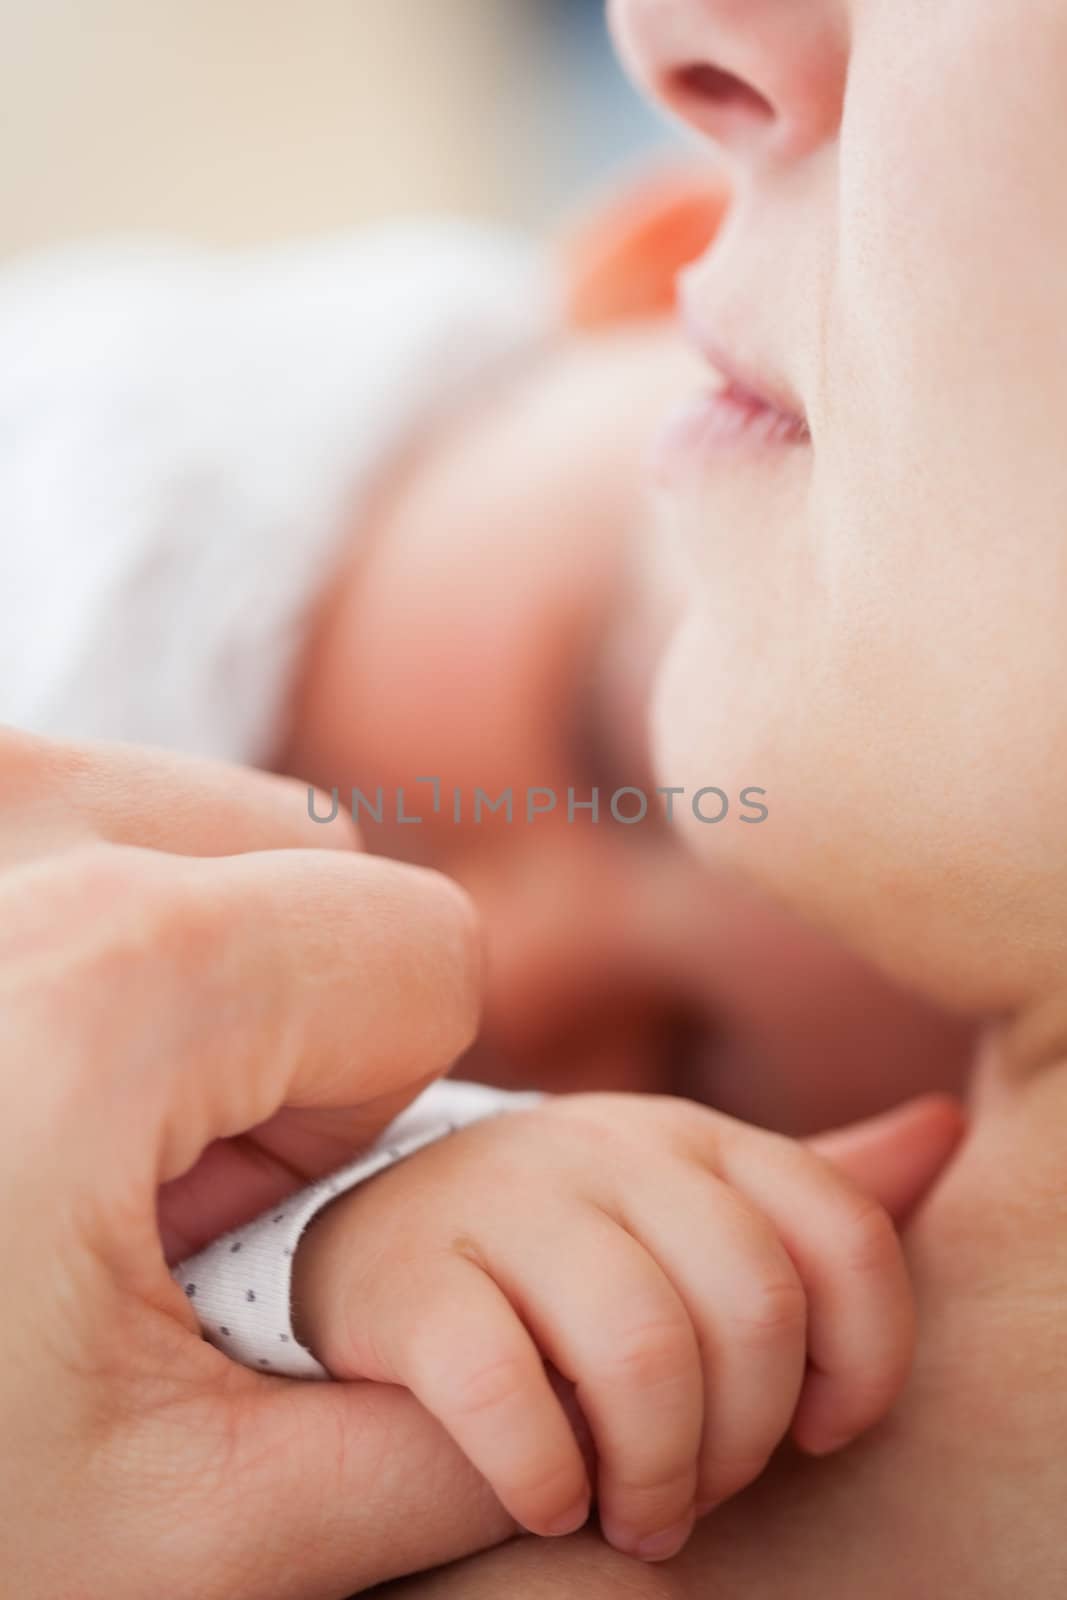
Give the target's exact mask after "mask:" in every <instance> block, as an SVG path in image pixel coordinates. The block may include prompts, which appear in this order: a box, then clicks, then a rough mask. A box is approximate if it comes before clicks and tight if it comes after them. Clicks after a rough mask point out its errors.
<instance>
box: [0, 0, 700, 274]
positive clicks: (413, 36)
mask: <svg viewBox="0 0 1067 1600" xmlns="http://www.w3.org/2000/svg"><path fill="white" fill-rule="evenodd" d="M0 26H2V49H0V129H2V135H3V136H2V138H0V193H2V194H3V196H4V206H3V210H2V213H0V254H3V255H4V256H11V255H12V254H14V253H16V252H18V251H22V250H26V249H29V248H32V247H35V246H40V245H47V244H53V243H57V242H60V241H63V240H68V239H76V238H84V237H86V236H89V235H92V234H97V233H101V232H115V231H122V232H125V231H129V230H140V229H150V230H154V231H164V232H168V233H176V234H181V235H184V236H189V237H193V238H197V239H202V240H208V241H214V242H219V243H242V244H243V243H252V242H259V241H265V240H271V239H278V238H286V237H291V236H293V235H299V234H310V233H317V232H323V231H329V230H334V229H339V228H345V227H348V226H350V225H352V224H353V223H356V222H361V221H366V220H368V219H370V218H374V217H378V216H382V215H387V214H389V213H391V212H396V211H410V210H426V209H434V210H442V209H443V210H447V211H462V212H475V213H478V214H480V215H485V216H490V217H494V218H498V219H500V220H503V221H508V222H520V223H524V224H533V225H535V226H536V225H541V224H544V223H546V222H551V221H554V220H557V219H558V218H559V217H560V216H561V215H563V214H564V213H565V211H566V210H567V209H569V208H570V207H572V206H573V205H574V204H575V202H576V201H580V199H581V198H582V196H583V194H585V193H587V192H589V191H590V190H595V188H596V186H597V184H598V183H601V182H603V181H604V179H605V177H607V176H608V175H610V174H611V173H612V172H614V171H617V170H618V169H619V168H620V167H625V166H626V164H627V163H628V162H632V161H633V160H634V159H637V158H639V156H640V154H641V153H642V152H644V151H652V150H654V149H655V148H657V147H663V146H665V145H668V144H669V143H670V142H671V141H672V139H673V138H674V136H673V135H672V134H671V133H670V132H669V131H668V130H667V129H666V127H665V126H664V125H663V124H662V123H660V122H658V121H657V120H656V118H655V117H654V116H653V115H652V113H651V112H648V111H646V110H645V109H644V108H643V107H642V106H641V105H640V103H639V101H638V100H637V97H636V96H635V95H634V94H633V92H632V91H631V90H630V89H629V88H628V86H627V85H626V83H625V82H624V80H623V78H622V76H621V74H620V72H619V69H618V67H617V66H616V64H615V62H614V60H613V58H612V55H611V51H610V48H609V45H608V41H607V34H606V29H605V25H604V17H603V0H0Z"/></svg>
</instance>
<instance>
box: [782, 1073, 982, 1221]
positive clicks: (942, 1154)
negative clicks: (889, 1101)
mask: <svg viewBox="0 0 1067 1600" xmlns="http://www.w3.org/2000/svg"><path fill="white" fill-rule="evenodd" d="M964 1128H965V1120H964V1115H963V1108H962V1106H961V1105H960V1104H959V1102H958V1101H956V1100H953V1099H952V1097H951V1096H950V1095H942V1094H932V1095H924V1096H923V1097H922V1099H919V1100H910V1101H908V1103H907V1104H906V1105H903V1106H898V1107H896V1109H895V1110H893V1111H888V1112H886V1113H885V1114H884V1115H883V1116H880V1117H872V1118H870V1120H869V1121H867V1122H857V1123H854V1124H853V1125H852V1126H851V1127H848V1128H841V1129H840V1130H838V1131H836V1132H834V1133H824V1134H820V1135H819V1137H818V1138H817V1139H811V1140H809V1141H808V1144H809V1148H810V1149H812V1150H814V1151H816V1152H817V1153H818V1154H819V1155H820V1156H822V1157H823V1158H824V1159H825V1160H827V1161H829V1162H830V1163H831V1165H832V1166H834V1167H836V1168H837V1170H838V1171H839V1172H842V1173H843V1174H844V1175H845V1177H846V1178H849V1179H851V1181H852V1182H853V1183H854V1184H855V1185H856V1186H857V1188H860V1189H862V1190H863V1191H864V1192H865V1193H866V1194H869V1195H871V1196H873V1198H874V1199H875V1200H877V1201H878V1202H879V1203H880V1204H881V1205H883V1206H884V1207H885V1209H886V1210H887V1211H888V1212H889V1215H890V1216H891V1217H892V1218H893V1220H894V1221H895V1222H904V1221H906V1220H907V1218H908V1216H909V1215H910V1213H911V1212H912V1211H914V1209H915V1207H916V1206H917V1205H918V1203H919V1201H920V1200H922V1199H923V1197H924V1196H925V1195H926V1193H927V1191H928V1190H929V1189H930V1188H931V1187H932V1185H933V1184H934V1183H935V1181H936V1180H937V1178H938V1177H939V1176H940V1174H941V1173H942V1171H943V1170H944V1168H945V1167H946V1165H947V1164H948V1161H949V1159H950V1157H951V1156H952V1155H953V1153H954V1152H955V1150H956V1147H957V1146H958V1144H959V1142H960V1139H961V1138H962V1137H963V1132H964Z"/></svg>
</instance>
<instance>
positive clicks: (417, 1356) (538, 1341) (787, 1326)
mask: <svg viewBox="0 0 1067 1600" xmlns="http://www.w3.org/2000/svg"><path fill="white" fill-rule="evenodd" d="M959 1126H960V1119H959V1112H958V1111H957V1110H956V1109H955V1107H954V1106H953V1105H952V1104H951V1103H950V1102H945V1101H943V1100H940V1099H936V1100H928V1101H923V1102H919V1103H917V1104H915V1105H913V1106H910V1107H907V1108H905V1109H904V1110H903V1111H901V1112H897V1113H894V1114H892V1115H891V1116H890V1117H889V1118H883V1119H879V1120H878V1121H877V1122H875V1123H873V1124H868V1125H866V1126H865V1127H863V1128H860V1129H856V1130H852V1131H851V1132H850V1133H847V1134H839V1135H834V1136H830V1137H829V1138H827V1139H826V1140H824V1141H817V1142H816V1145H815V1146H814V1147H812V1146H804V1145H801V1144H798V1143H795V1142H793V1141H792V1140H789V1139H786V1138H783V1137H781V1136H778V1135H774V1134H770V1133H766V1132H762V1131H759V1130H757V1129H753V1128H750V1127H746V1126H745V1125H744V1124H742V1123H739V1122H735V1121H734V1120H732V1119H731V1118H729V1117H725V1116H721V1115H719V1114H717V1113H715V1112H712V1111H708V1110H706V1109H705V1108H703V1107H699V1106H695V1105H691V1104H689V1103H688V1102H685V1101H680V1100H673V1099H660V1098H645V1097H642V1098H636V1097H632V1098H631V1097H624V1096H616V1095H596V1096H594V1095H581V1096H571V1097H565V1098H562V1099H558V1100H550V1101H546V1102H545V1104H544V1105H543V1106H542V1107H539V1108H537V1109H535V1110H533V1111H527V1112H521V1113H515V1114H512V1115H508V1116H504V1117H501V1118H498V1119H495V1120H493V1121H491V1122H487V1123H481V1124H478V1125H477V1126H475V1127H472V1128H468V1129H466V1130H465V1131H464V1132H462V1133H459V1134H456V1135H454V1136H452V1137H451V1138H449V1139H447V1140H445V1141H444V1142H442V1143H440V1144H437V1145H434V1146H432V1147H431V1148H429V1149H427V1150H424V1151H422V1152H420V1153H419V1154H418V1155H416V1156H414V1157H412V1158H411V1159H410V1160H409V1161H407V1162H404V1163H402V1164H400V1165H399V1166H396V1167H393V1168H391V1169H390V1170H389V1171H387V1172H386V1173H384V1174H382V1176H380V1177H378V1178H375V1179H374V1180H373V1181H371V1182H370V1183H368V1184H366V1185H365V1186H364V1187H362V1188H360V1189H357V1190H355V1191H354V1192H352V1193H351V1194H349V1195H348V1196H346V1197H344V1198H343V1199H341V1200H339V1201H338V1202H337V1203H336V1204H335V1205H334V1206H332V1207H331V1208H330V1210H329V1211H327V1212H326V1213H325V1214H324V1215H323V1217H322V1219H321V1220H320V1221H319V1222H318V1223H317V1224H316V1225H315V1226H314V1227H313V1228H312V1229H311V1231H310V1233H309V1234H308V1236H307V1238H306V1240H305V1242H304V1243H303V1244H302V1245H301V1247H300V1251H299V1253H298V1257H297V1262H296V1268H297V1272H296V1278H295V1299H296V1303H297V1307H298V1313H299V1317H300V1327H301V1333H302V1336H303V1337H305V1338H306V1340H307V1342H308V1343H309V1345H310V1346H311V1348H312V1349H313V1350H314V1351H315V1353H316V1355H317V1356H318V1357H319V1358H320V1360H322V1362H323V1363H324V1364H325V1365H326V1366H327V1367H328V1369H329V1370H330V1371H331V1372H332V1373H333V1374H334V1375H335V1376H336V1377H338V1378H371V1379H375V1380H377V1381H379V1382H384V1383H396V1384H402V1385H403V1386H405V1387H406V1388H408V1389H410V1390H411V1391H412V1393H414V1394H415V1395H416V1396H417V1397H418V1398H419V1399H420V1400H421V1401H422V1403H423V1404H424V1405H425V1406H426V1407H427V1408H428V1410H429V1411H431V1412H432V1413H433V1414H434V1415H435V1416H436V1417H438V1418H439V1419H440V1421H441V1422H442V1423H443V1425H444V1426H445V1428H447V1430H448V1432H449V1433H450V1434H451V1435H452V1437H453V1438H454V1439H455V1441H456V1442H457V1443H458V1445H459V1446H460V1448H461V1449H462V1450H463V1451H464V1453H465V1454H466V1455H467V1456H468V1457H469V1459H470V1460H471V1461H472V1462H473V1463H474V1465H475V1466H476V1467H477V1468H478V1469H479V1470H480V1471H481V1472H482V1473H483V1474H484V1475H485V1477H486V1478H487V1479H488V1480H489V1482H490V1483H491V1485H492V1486H493V1488H494V1490H495V1491H496V1493H497V1495H498V1496H499V1498H500V1500H501V1501H502V1502H503V1504H504V1505H505V1507H506V1508H507V1509H508V1511H509V1512H510V1513H511V1515H512V1516H513V1517H514V1518H515V1519H516V1521H517V1522H519V1523H520V1524H522V1526H524V1527H526V1528H528V1529H530V1530H531V1531H532V1532H535V1533H540V1534H563V1533H568V1532H572V1531H573V1530H574V1529H576V1528H577V1527H579V1526H580V1525H581V1524H582V1523H583V1522H584V1521H585V1519H586V1517H587V1516H588V1513H589V1508H590V1498H591V1490H590V1482H589V1476H588V1474H587V1471H586V1466H585V1463H584V1460H583V1456H582V1452H581V1450H580V1449H579V1445H578V1442H577V1440H576V1437H575V1433H574V1430H573V1429H572V1427H571V1424H570V1423H569V1422H568V1420H567V1416H566V1414H565V1412H564V1409H563V1406H562V1405H561V1403H560V1400H559V1399H558V1398H557V1394H556V1392H555V1390H554V1389H553V1386H552V1383H551V1382H550V1379H549V1376H548V1374H547V1373H546V1369H545V1363H546V1362H547V1363H551V1365H552V1366H553V1367H555V1368H556V1369H557V1370H558V1372H559V1373H560V1374H562V1375H563V1376H564V1377H565V1378H566V1379H568V1380H570V1382H572V1383H573V1384H574V1387H575V1395H576V1399H577V1403H578V1405H579V1407H580V1409H581V1412H582V1414H583V1416H584V1418H585V1420H586V1422H587V1424H588V1427H589V1430H590V1432H591V1434H592V1439H593V1444H594V1446H595V1452H596V1461H597V1477H596V1498H597V1502H598V1508H599V1515H600V1522H601V1527H602V1529H603V1531H604V1533H605V1536H606V1537H607V1538H608V1539H609V1540H610V1542H611V1543H612V1544H613V1545H615V1546H616V1547H617V1548H618V1549H620V1550H622V1551H626V1552H628V1553H631V1554H634V1555H638V1556H641V1557H643V1558H644V1559H646V1560H662V1559H665V1558H666V1557H668V1556H670V1555H673V1554H674V1553H675V1552H676V1551H677V1550H678V1549H680V1548H681V1546H682V1545H683V1544H684V1543H685V1541H686V1539H687V1538H688V1536H689V1533H690V1531H691V1529H692V1526H693V1521H694V1518H695V1517H696V1516H699V1515H701V1514H702V1513H703V1512H704V1511H706V1510H708V1509H710V1508H711V1507H712V1506H713V1505H715V1504H717V1503H718V1502H719V1501H721V1500H723V1499H724V1498H726V1497H727V1496H728V1495H732V1494H735V1493H736V1492H737V1491H738V1490H739V1489H742V1488H743V1487H744V1486H745V1485H746V1484H748V1483H750V1482H751V1481H752V1480H753V1479H754V1478H755V1477H756V1476H757V1475H758V1474H759V1473H760V1471H761V1470H762V1468H763V1467H764V1465H765V1463H766V1461H767V1459H768V1457H769V1456H770V1455H771V1453H772V1452H773V1450H774V1449H775V1447H776V1446H777V1445H778V1443H779V1442H780V1441H781V1440H782V1439H783V1437H784V1436H785V1435H786V1434H787V1433H788V1432H790V1431H792V1435H793V1438H794V1440H795V1441H796V1442H797V1444H799V1446H800V1447H801V1448H802V1449H805V1450H809V1451H812V1452H815V1453H823V1452H827V1451H830V1450H834V1449H836V1448H838V1447H840V1446H841V1445H844V1444H845V1443H847V1442H848V1441H849V1440H851V1439H853V1438H855V1437H856V1435H857V1434H859V1433H861V1432H862V1431H863V1430H864V1429H866V1428H868V1427H870V1426H871V1424H872V1423H874V1422H876V1421H878V1419H879V1418H880V1417H882V1416H883V1415H884V1414H885V1412H886V1411H887V1409H888V1408H889V1406H890V1405H891V1404H892V1402H893V1400H894V1399H895V1397H896V1395H897V1393H898V1391H899V1389H900V1387H901V1385H902V1383H903V1380H904V1378H905V1375H906V1373H907V1370H908V1365H909V1361H910V1357H911V1351H912V1335H913V1309H912V1300H911V1294H910V1288H909V1282H908V1277H907V1274H906V1271H905V1265H904V1259H903V1255H902V1252H901V1248H900V1244H899V1241H898V1239H897V1235H896V1232H895V1230H894V1227H893V1224H892V1222H891V1221H890V1217H889V1214H888V1212H887V1211H886V1210H885V1209H883V1205H882V1204H881V1203H879V1202H880V1201H884V1202H885V1203H886V1204H887V1205H889V1206H890V1207H891V1208H892V1209H893V1210H894V1211H896V1212H897V1213H898V1214H899V1213H900V1212H902V1211H904V1210H906V1209H907V1208H909V1207H910V1205H911V1204H913V1203H914V1201H915V1200H916V1199H917V1198H918V1196H919V1194H920V1193H921V1192H922V1191H923V1190H925V1188H926V1187H927V1186H928V1185H929V1183H930V1181H931V1180H932V1178H933V1177H934V1176H935V1175H936V1172H937V1171H939V1170H940V1168H941V1167H942V1166H943V1165H944V1162H945V1160H946V1159H947V1157H948V1155H949V1153H950V1152H951V1150H952V1148H953V1147H954V1145H955V1143H956V1139H957V1137H958V1134H959ZM820 1147H821V1151H822V1153H817V1152H818V1151H819V1149H820ZM826 1156H829V1157H830V1160H827V1159H825V1157H826ZM831 1161H834V1162H835V1163H836V1165H837V1166H838V1167H841V1168H843V1169H845V1170H847V1171H849V1172H850V1173H851V1174H852V1175H853V1176H855V1175H856V1174H857V1173H861V1174H862V1181H863V1188H862V1189H861V1188H860V1187H857V1186H854V1184H853V1182H850V1181H849V1179H848V1178H846V1177H845V1176H843V1175H842V1172H841V1171H839V1170H835V1166H832V1165H831V1164H830V1162H831ZM864 1190H866V1191H867V1192H864Z"/></svg>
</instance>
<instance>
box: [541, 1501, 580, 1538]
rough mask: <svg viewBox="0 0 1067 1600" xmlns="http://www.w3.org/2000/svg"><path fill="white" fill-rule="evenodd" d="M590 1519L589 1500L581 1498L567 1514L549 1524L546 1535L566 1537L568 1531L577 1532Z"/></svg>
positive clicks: (547, 1536) (549, 1536) (548, 1536)
mask: <svg viewBox="0 0 1067 1600" xmlns="http://www.w3.org/2000/svg"><path fill="white" fill-rule="evenodd" d="M588 1521H589V1501H588V1500H579V1502H578V1504H577V1505H576V1506H571V1509H570V1510H569V1511H568V1512H567V1514H566V1516H564V1517H557V1518H556V1521H555V1522H553V1523H550V1524H549V1526H548V1527H547V1528H546V1529H545V1537H546V1538H548V1539H565V1538H566V1536H567V1534H568V1533H577V1532H578V1529H579V1528H584V1527H585V1525H586V1523H587V1522H588Z"/></svg>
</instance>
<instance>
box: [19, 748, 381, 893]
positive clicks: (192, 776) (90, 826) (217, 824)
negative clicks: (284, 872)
mask: <svg viewBox="0 0 1067 1600" xmlns="http://www.w3.org/2000/svg"><path fill="white" fill-rule="evenodd" d="M333 813H334V802H333V797H332V796H330V797H327V796H324V795H321V794H318V793H317V792H316V791H314V790H310V789H309V787H308V786H307V785H306V784H301V783H298V782H296V781H294V780H291V779H287V778H276V777H272V776H270V775H269V774H266V773H260V772H251V771H246V770H245V769H243V768H240V767H233V766H228V765H226V764H225V763H223V762H215V761H201V760H193V759H190V758H188V757H186V756H180V755H177V754H175V753H173V752H171V751H168V750H157V749H149V748H141V747H138V746H135V745H118V744H104V743H101V744H91V743H80V744H65V743H59V742H56V741H53V740H49V739H41V738H37V737H36V736H34V735H31V734H24V733H20V732H16V731H13V730H11V729H0V865H2V864H3V862H4V861H8V862H11V861H18V860H25V859H28V858H31V857H33V856H38V855H43V854H48V853H50V852H51V851H52V850H55V849H61V848H68V847H69V846H70V845H72V844H77V843H78V842H84V841H86V840H88V839H93V838H96V839H102V840H106V841H109V842H110V843H113V844H130V845H139V846H142V847H144V848H147V849H152V850H166V851H170V852H172V853H174V854H178V855H193V856H220V855H238V854H242V853H244V852H248V851H258V850H274V849H326V850H339V849H352V848H353V847H354V846H355V845H356V844H357V843H358V837H359V836H358V830H357V829H356V828H355V826H354V825H353V822H352V818H351V812H350V810H349V811H346V810H345V808H344V806H343V805H342V804H341V803H340V798H339V797H338V804H337V807H336V816H334V815H333ZM316 818H317V819H332V820H330V821H328V822H327V821H325V820H315V819H316Z"/></svg>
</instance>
